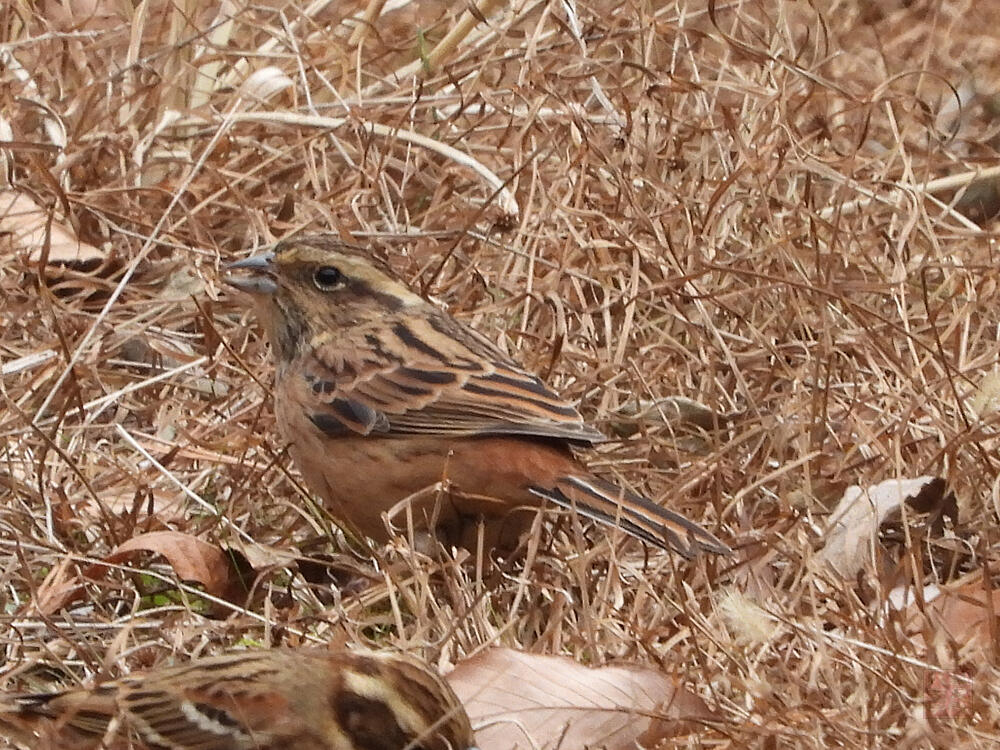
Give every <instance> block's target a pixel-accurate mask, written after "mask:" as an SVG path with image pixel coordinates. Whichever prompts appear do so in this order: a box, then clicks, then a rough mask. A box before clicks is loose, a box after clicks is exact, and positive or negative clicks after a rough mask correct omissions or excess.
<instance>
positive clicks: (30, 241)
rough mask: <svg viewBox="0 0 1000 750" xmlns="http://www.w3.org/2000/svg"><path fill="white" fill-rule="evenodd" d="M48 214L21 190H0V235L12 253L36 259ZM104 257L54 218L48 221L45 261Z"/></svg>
mask: <svg viewBox="0 0 1000 750" xmlns="http://www.w3.org/2000/svg"><path fill="white" fill-rule="evenodd" d="M48 221H49V213H48V211H46V210H45V209H43V208H41V207H40V206H38V205H37V204H36V203H35V202H34V201H33V200H31V198H29V197H28V196H27V195H24V194H23V193H16V192H14V191H11V190H0V235H8V236H9V241H10V243H11V245H12V246H13V249H14V251H15V252H24V251H27V253H28V258H29V259H30V260H32V261H38V260H39V259H40V258H41V255H42V250H43V248H44V245H45V228H46V225H47V224H48ZM103 260H104V253H103V252H101V251H100V250H98V249H97V248H96V247H94V246H93V245H88V244H87V243H86V242H81V241H80V240H79V239H77V237H76V234H75V233H74V232H73V231H72V230H70V229H67V228H66V227H64V226H63V225H61V224H60V223H59V222H57V221H53V222H52V227H51V232H50V235H49V254H48V262H49V263H70V264H79V265H87V264H91V263H99V262H100V261H103Z"/></svg>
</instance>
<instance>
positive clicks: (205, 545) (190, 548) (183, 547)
mask: <svg viewBox="0 0 1000 750" xmlns="http://www.w3.org/2000/svg"><path fill="white" fill-rule="evenodd" d="M136 552H153V553H155V554H157V555H161V556H162V557H164V558H165V559H166V561H167V562H168V563H170V567H172V568H173V569H174V572H175V573H177V577H178V578H180V579H181V580H182V581H194V582H196V583H200V584H201V585H202V586H203V587H204V588H205V591H206V592H207V593H209V594H212V595H213V596H217V597H220V598H222V599H225V600H226V601H229V602H243V601H245V600H246V594H247V582H246V581H245V579H244V577H243V576H242V575H240V573H239V571H237V570H236V568H235V566H234V564H233V556H232V552H230V551H229V550H224V549H222V548H221V547H219V546H218V545H217V544H212V543H210V542H206V541H204V540H202V539H199V538H198V537H195V536H191V535H190V534H184V533H182V532H180V531H151V532H149V533H148V534H140V535H139V536H136V537H132V538H131V539H129V540H128V541H126V542H124V543H123V544H120V545H118V548H117V549H116V550H115V551H114V552H112V553H111V554H110V555H108V556H107V557H106V558H104V559H105V560H106V561H107V562H110V563H120V562H123V561H124V560H127V559H128V558H130V557H131V556H132V555H134V554H135V553H136Z"/></svg>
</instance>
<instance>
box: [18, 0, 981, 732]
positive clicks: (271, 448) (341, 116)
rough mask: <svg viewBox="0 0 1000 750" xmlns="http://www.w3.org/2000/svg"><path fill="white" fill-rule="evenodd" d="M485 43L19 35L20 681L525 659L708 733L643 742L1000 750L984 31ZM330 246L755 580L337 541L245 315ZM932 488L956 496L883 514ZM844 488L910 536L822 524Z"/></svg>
mask: <svg viewBox="0 0 1000 750" xmlns="http://www.w3.org/2000/svg"><path fill="white" fill-rule="evenodd" d="M374 5H375V4H374V3H373V7H374ZM467 7H468V6H466V5H464V4H458V3H442V2H420V1H419V0H414V1H413V2H409V3H395V4H390V5H389V6H387V8H386V9H385V10H384V11H383V13H382V14H381V15H380V16H379V17H378V18H377V19H376V20H375V21H374V23H373V24H372V25H371V26H365V25H364V24H359V23H358V22H357V20H356V19H357V18H358V17H359V16H360V15H361V14H363V13H364V12H365V6H364V4H362V3H353V2H350V3H323V2H314V3H312V5H310V6H307V4H306V3H305V2H304V0H300V1H299V2H289V3H284V2H280V1H279V0H269V1H268V2H262V3H257V4H251V5H245V4H244V3H243V2H242V1H236V2H222V3H196V2H187V3H185V2H183V0H174V2H173V3H171V2H159V1H155V0H148V1H147V2H144V3H139V4H135V5H134V4H133V3H130V2H113V1H111V0H107V1H105V2H98V1H97V0H95V1H94V2H83V1H82V0H81V1H79V2H75V1H74V0H63V1H62V2H56V1H55V0H50V1H49V2H44V3H31V2H26V1H25V2H20V1H19V0H13V1H12V2H6V3H4V4H3V5H2V6H0V29H2V32H0V33H2V34H3V38H2V44H0V56H2V57H0V76H2V78H0V80H2V86H0V101H2V106H0V113H2V116H0V128H3V130H2V131H0V141H2V142H3V144H2V145H3V147H4V148H3V150H2V152H0V153H2V166H3V175H2V176H0V179H2V180H4V181H5V185H4V186H3V189H2V191H0V201H2V205H0V231H2V236H0V241H2V245H0V253H2V255H0V257H2V265H0V295H2V297H0V322H2V331H0V359H2V367H3V377H2V380H0V399H2V400H0V433H2V436H3V442H2V444H0V550H2V553H0V584H2V589H0V590H2V602H3V607H4V610H3V611H4V615H3V620H2V622H3V625H2V628H0V638H2V644H3V648H4V650H5V654H4V656H5V661H6V668H5V669H4V685H5V686H6V688H7V689H38V688H40V687H43V686H45V685H48V684H51V683H52V682H54V681H59V682H62V683H72V682H73V681H75V680H79V679H83V678H84V677H87V676H91V675H99V676H109V675H118V674H121V673H123V672H124V671H127V670H130V669H136V668H142V667H147V666H150V665H152V664H156V663H161V662H163V661H165V660H171V659H177V660H180V659H183V658H186V657H187V656H189V655H198V654H205V653H213V652H216V651H219V650H221V649H223V648H227V647H230V646H234V645H240V644H243V645H246V644H253V645H265V646H273V645H279V644H283V645H297V644H302V643H305V642H310V641H318V642H332V643H337V644H348V645H352V646H353V645H368V646H375V647H379V648H398V649H404V650H407V651H410V652H413V653H418V654H420V655H422V656H424V657H425V658H427V659H429V660H430V661H431V662H432V663H434V664H435V665H437V666H439V667H440V668H442V669H443V670H447V669H449V668H450V667H451V666H452V665H454V664H456V663H459V662H461V661H462V660H463V659H465V658H466V657H468V656H469V655H474V654H476V653H478V652H479V651H481V650H482V649H483V648H485V647H487V646H490V645H504V646H511V647H515V648H517V649H519V650H523V651H527V652H533V653H538V654H563V655H569V656H572V657H574V658H575V659H576V660H577V661H579V662H581V663H584V664H588V665H605V664H614V663H620V662H635V663H640V664H643V665H646V666H653V667H656V668H657V669H658V670H661V671H663V672H664V673H669V674H672V675H675V676H676V678H677V684H678V685H679V686H682V687H683V689H684V690H685V691H686V692H687V694H689V695H692V696H693V695H697V696H700V698H701V699H702V700H703V701H704V705H703V707H702V708H701V709H699V710H698V711H697V712H696V713H698V716H697V717H695V718H697V719H698V720H697V721H688V722H685V723H676V722H674V723H671V722H666V723H664V724H663V726H662V727H661V729H662V731H660V732H659V733H658V734H657V735H656V737H655V738H647V742H648V744H650V745H656V746H659V747H674V746H689V747H712V748H740V747H775V748H776V747H796V748H799V747H801V748H820V747H850V748H854V747H879V746H900V747H935V746H942V745H945V744H947V745H950V746H953V747H966V746H968V747H993V746H996V744H997V742H998V739H1000V726H998V725H1000V695H998V687H997V686H998V667H1000V654H998V647H997V644H998V640H997V638H998V633H1000V623H998V622H997V619H996V618H995V616H994V614H993V606H992V604H993V601H994V599H995V598H996V599H998V601H1000V597H994V590H993V587H994V578H995V574H996V566H997V553H996V549H997V543H998V542H1000V534H998V531H997V514H998V512H1000V504H998V503H1000V497H998V495H1000V481H998V478H997V477H998V472H997V468H998V463H1000V462H998V457H997V455H996V445H997V428H998V404H1000V379H998V377H997V366H998V349H1000V339H998V331H1000V328H998V327H1000V314H998V312H997V309H998V291H997V276H998V274H997V267H996V266H997V260H996V257H995V254H996V239H995V223H994V222H993V216H994V214H995V213H996V212H997V210H998V207H1000V202H998V198H997V188H996V183H995V182H994V181H993V180H992V179H991V173H990V172H989V171H984V170H988V169H989V168H992V167H995V166H996V164H997V149H998V144H1000V120H998V119H997V115H998V113H1000V86H998V78H997V75H996V73H997V69H996V60H997V59H1000V38H997V37H996V36H990V35H988V34H989V32H991V31H993V32H995V30H996V29H997V28H1000V11H998V10H997V9H996V8H995V7H993V5H992V4H991V3H976V2H973V1H972V0H912V2H902V1H901V2H879V1H878V0H834V1H833V2H831V3H822V4H820V8H816V7H811V6H810V5H809V4H807V3H803V2H781V1H780V0H779V1H777V2H760V3H754V2H717V3H715V4H714V5H711V4H709V5H706V4H704V3H703V2H700V0H679V1H678V2H643V1H642V0H624V2H621V1H619V0H608V1H607V2H603V1H602V0H593V1H591V0H577V1H575V2H572V1H570V0H567V1H566V2H562V1H561V0H514V1H513V2H510V3H506V4H505V3H500V2H496V1H495V0H493V1H492V2H490V1H489V0H487V2H484V3H482V4H481V6H480V9H479V10H477V11H476V12H475V13H474V14H472V15H466V16H465V17H466V18H468V19H469V20H470V21H471V22H472V23H470V24H469V25H468V26H464V27H463V26H462V25H461V21H460V19H461V18H462V17H463V14H464V13H466V8H467ZM477 16H478V17H485V18H487V19H488V22H487V23H482V22H479V21H477ZM456 29H457V32H456V33H455V35H454V37H453V38H452V39H449V40H448V41H446V43H445V46H444V48H440V47H436V46H435V45H438V43H439V42H441V40H443V39H445V38H446V35H447V34H448V33H449V31H450V30H456ZM984 32H986V34H987V35H984ZM453 42H454V44H453ZM310 118H311V119H310ZM373 126H377V127H373ZM404 131H406V132H404ZM407 132H412V133H415V134H418V135H419V136H423V137H424V138H425V139H428V141H430V143H429V144H427V143H422V142H414V139H412V138H408V136H407V135H406V133H407ZM442 145H447V146H451V147H452V148H453V149H457V150H458V151H459V152H462V153H463V154H465V155H466V157H467V158H469V159H471V160H474V161H475V162H478V163H479V165H481V168H482V170H485V171H488V172H491V173H492V174H493V175H495V176H496V177H497V178H498V180H499V181H500V183H501V184H500V186H499V187H498V185H497V184H493V183H491V182H490V180H489V179H488V177H489V176H488V175H484V174H483V173H482V172H477V171H475V170H474V169H473V168H471V167H470V166H469V165H468V164H463V163H460V162H459V161H458V160H456V158H455V156H454V154H452V153H450V152H448V151H447V150H445V149H443V148H442V147H441V146H442ZM428 146H429V147H428ZM977 173H979V176H978V177H977ZM50 222H51V223H50ZM47 227H48V232H47ZM330 229H334V230H335V231H340V232H344V233H350V234H352V235H354V236H355V237H356V238H359V239H362V240H366V241H373V242H379V243H381V244H383V245H384V246H386V247H388V248H389V250H390V252H391V254H392V257H393V258H394V262H395V265H396V267H397V268H398V269H400V271H401V272H402V273H404V275H406V276H407V277H408V278H410V279H412V280H413V281H414V283H415V284H416V285H418V287H420V288H421V289H423V290H425V291H426V292H427V293H429V294H431V295H432V296H433V297H434V298H435V299H437V300H438V301H440V302H441V303H442V304H444V305H446V306H447V307H448V309H449V310H450V311H451V312H452V313H454V314H455V315H456V316H458V317H460V318H462V319H464V320H466V321H468V322H470V323H472V324H474V325H475V326H477V327H478V328H479V329H481V330H483V331H484V332H486V333H487V334H488V335H490V336H491V337H493V338H495V339H496V340H498V341H500V342H501V344H502V345H503V346H505V347H506V348H507V349H509V350H510V351H511V352H513V353H515V354H516V356H517V357H518V358H519V359H520V360H521V361H523V362H524V363H525V364H526V365H528V366H529V367H531V368H534V369H535V370H537V371H539V372H541V373H542V374H543V375H544V376H545V377H546V378H547V379H548V380H549V382H551V383H553V384H554V385H556V386H557V387H558V388H560V389H561V390H562V392H563V393H564V394H566V395H567V396H568V397H569V398H573V399H580V400H581V409H582V411H583V413H584V414H585V416H586V417H587V418H588V419H590V420H592V421H593V422H594V424H596V425H597V426H598V427H599V428H600V429H602V430H603V431H604V432H605V433H606V434H609V435H613V436H614V437H615V440H614V441H613V442H610V443H609V444H608V445H607V446H604V447H602V449H601V450H600V451H599V452H597V453H596V454H595V455H594V456H593V457H592V459H593V465H594V466H595V467H596V468H597V469H598V470H599V471H602V472H606V473H607V474H609V475H615V476H616V477H618V478H619V479H621V480H622V481H624V482H627V483H629V484H630V485H631V486H634V487H636V488H639V489H641V490H643V491H646V492H647V493H649V494H650V495H651V496H652V497H655V498H657V499H658V500H659V501H660V502H663V503H665V504H667V505H670V506H671V507H674V508H677V509H680V510H682V511H684V512H686V513H687V514H689V515H690V516H691V517H693V518H696V519H698V520H700V521H702V522H703V523H705V524H706V525H707V526H708V527H709V528H711V529H713V530H715V531H716V533H717V534H718V535H719V536H720V538H722V539H725V540H727V541H729V542H730V543H731V544H732V545H733V547H734V549H735V550H736V552H735V555H734V556H733V557H732V558H731V559H728V560H725V559H713V560H699V561H694V562H690V563H688V562H684V561H682V560H679V559H676V558H674V557H671V556H667V555H662V554H653V553H652V552H651V551H648V550H643V549H642V548H641V546H639V545H637V544H636V543H633V542H627V541H624V540H622V539H620V538H615V539H611V540H608V539H607V538H606V535H605V534H604V533H603V532H599V531H593V530H586V529H585V530H583V532H582V533H583V534H584V535H585V537H581V531H580V529H578V528H576V527H574V526H573V525H572V524H569V523H566V522H560V523H557V524H556V525H555V527H554V528H553V529H552V530H550V531H548V532H547V533H545V534H543V535H542V537H541V539H540V540H539V545H538V548H537V551H536V552H535V553H533V554H531V555H529V557H528V558H527V560H525V561H523V562H521V563H517V564H509V563H506V564H503V565H501V566H499V568H498V567H497V566H496V565H495V564H494V563H493V562H492V561H490V560H488V559H487V560H479V561H478V563H477V562H476V561H474V560H469V559H464V556H463V555H461V554H460V555H459V556H458V558H459V559H458V561H456V560H454V559H452V558H450V556H448V555H443V556H442V557H441V558H440V559H437V560H431V559H426V558H419V557H418V556H416V555H415V554H414V553H412V552H410V551H409V550H408V547H407V545H406V544H405V542H404V541H403V540H402V539H401V540H400V542H399V543H398V544H395V545H392V546H390V547H389V548H387V549H377V550H368V549H366V548H365V547H364V546H363V545H361V544H358V543H357V542H356V541H353V542H352V541H351V540H347V539H345V538H344V537H343V535H342V534H339V533H338V532H337V531H336V527H335V525H334V524H333V523H332V521H331V519H329V518H327V517H326V516H325V515H324V514H323V512H322V509H321V508H317V507H315V505H314V504H313V503H312V502H311V500H310V498H309V496H308V494H307V493H306V492H305V491H304V490H303V488H302V487H301V485H300V484H299V483H298V481H297V478H296V474H295V472H294V470H293V469H292V468H291V466H290V464H289V461H288V460H287V457H286V455H285V454H284V452H283V445H282V444H281V442H280V440H279V439H278V437H277V435H276V433H275V431H274V429H273V418H272V414H271V407H270V397H269V385H268V384H269V379H270V364H269V360H268V354H267V350H266V347H265V345H264V344H263V342H262V340H261V332H260V331H259V330H258V329H257V328H256V327H255V325H254V323H253V319H252V316H250V315H248V314H247V312H246V311H245V310H244V309H243V308H241V307H240V306H239V305H238V304H237V303H236V301H235V300H234V299H233V297H232V296H231V295H230V294H228V293H227V292H226V291H225V289H224V288H223V287H222V286H221V284H220V283H219V280H218V277H219V267H220V264H221V263H223V262H225V261H228V260H232V259H234V258H236V257H240V256H242V255H244V254H245V253H246V252H248V251H249V250H250V249H251V248H253V247H254V246H256V245H258V244H262V243H266V242H271V241H273V240H275V239H277V238H281V237H284V236H287V235H289V234H290V233H293V232H296V231H299V230H330ZM47 233H48V236H49V238H48V240H46V236H47ZM78 241H79V242H78ZM680 399H690V400H691V401H692V402H696V403H689V402H688V401H684V400H680ZM699 405H700V406H699ZM917 477H939V478H940V479H942V480H944V481H943V482H941V481H937V480H935V481H928V480H921V481H920V482H917V483H916V484H917V485H923V486H924V491H923V492H922V493H921V498H920V500H921V502H911V503H902V504H901V503H900V502H899V501H900V500H901V499H902V497H903V496H904V495H906V494H908V493H907V492H900V489H899V488H900V487H903V486H904V485H893V484H884V483H885V482H887V480H892V479H910V478H917ZM850 485H858V486H860V487H865V488H867V487H874V486H876V485H879V486H880V490H879V492H881V493H882V495H881V497H882V500H879V499H878V497H876V495H877V493H872V494H871V495H870V496H864V497H862V498H861V499H859V500H858V501H857V503H858V504H859V505H857V507H861V508H862V511H861V514H860V520H859V519H858V517H857V513H855V520H854V521H852V523H853V524H854V525H852V526H849V527H845V526H843V525H841V526H840V527H838V526H837V518H836V517H835V515H834V514H833V511H834V508H835V507H837V505H838V502H840V500H841V497H842V496H844V493H845V490H846V489H847V488H848V486H850ZM945 485H946V487H947V490H945V488H944V487H945ZM949 492H950V494H949ZM869 500H870V502H869ZM883 501H884V502H883ZM870 503H874V504H875V505H876V506H878V508H879V510H878V517H877V518H876V519H875V520H874V521H873V520H872V518H870V517H868V516H866V511H865V510H864V509H865V508H869V507H870ZM857 507H856V508H855V511H856V510H857ZM869 515H870V514H869ZM875 531H878V534H877V535H876V534H875V533H874V532H875ZM845 536H846V538H847V541H848V542H850V541H851V540H854V541H856V542H857V545H858V548H859V549H857V550H853V552H850V551H845V549H846V548H847V547H850V546H851V545H850V544H847V543H845V540H844V537H845ZM835 538H836V539H838V544H842V545H843V546H844V548H845V549H841V548H840V547H838V548H836V549H834V548H833V545H832V543H831V540H833V539H835ZM130 540H131V541H130ZM237 571H238V572H239V573H240V574H241V575H237V574H236V573H237ZM935 597H936V598H935ZM665 713H668V714H669V711H665ZM674 715H676V714H674ZM689 718H690V717H689ZM483 744H484V746H485V743H483ZM563 747H570V746H569V745H567V744H566V743H564V744H563ZM571 750H572V749H571Z"/></svg>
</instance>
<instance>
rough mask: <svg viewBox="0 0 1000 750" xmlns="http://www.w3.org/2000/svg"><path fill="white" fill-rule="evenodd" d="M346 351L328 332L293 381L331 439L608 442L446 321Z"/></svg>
mask: <svg viewBox="0 0 1000 750" xmlns="http://www.w3.org/2000/svg"><path fill="white" fill-rule="evenodd" d="M352 335H353V336H354V337H355V339H354V344H353V345H352V346H345V344H344V339H343V338H338V339H337V340H336V341H333V340H330V339H328V338H327V337H324V336H323V335H322V334H321V335H320V336H318V337H316V339H315V340H314V341H313V342H312V346H311V347H310V348H309V350H308V352H309V353H308V354H307V355H306V356H307V357H308V359H307V360H306V361H305V362H304V363H303V364H304V367H302V368H301V370H300V371H296V372H294V374H292V372H290V373H289V374H288V375H286V377H292V378H298V379H299V380H298V382H292V383H291V384H290V385H291V386H292V388H293V392H294V393H295V397H296V398H297V399H298V401H299V402H301V403H302V404H303V405H304V408H306V409H307V410H308V411H309V416H310V418H311V419H312V421H313V423H314V424H315V425H316V426H317V427H319V428H320V429H321V430H323V431H324V432H326V433H328V434H331V435H338V434H350V433H354V434H361V435H368V434H371V433H381V434H385V435H388V436H392V435H439V436H453V437H458V436H468V435H528V436H537V437H551V438H560V439H564V440H570V441H576V442H581V443H596V442H599V441H601V440H603V436H602V435H601V433H599V432H598V431H597V430H594V429H593V428H591V427H588V426H587V425H586V424H584V422H583V420H582V419H581V417H580V414H579V413H578V412H577V410H576V409H575V408H574V407H573V406H572V405H571V404H569V403H568V402H566V401H565V400H563V399H562V398H560V397H559V396H558V395H557V394H556V393H554V392H553V391H552V390H551V389H550V388H549V387H548V386H546V385H545V384H544V383H543V382H542V381H541V380H540V379H539V378H537V377H536V376H534V375H532V374H531V373H529V372H527V371H525V370H523V369H521V368H520V367H518V366H517V365H516V364H515V363H514V362H513V361H512V360H511V359H510V358H508V357H507V356H506V355H505V354H503V353H502V352H501V351H500V350H499V349H497V348H496V347H495V346H494V345H493V344H492V343H491V342H489V341H488V340H487V339H485V338H484V337H482V336H480V335H479V334H477V333H475V332H474V331H472V330H471V329H468V328H465V327H464V326H462V325H461V324H459V323H458V322H457V321H455V320H453V319H451V318H449V317H447V316H445V315H440V316H429V317H422V318H419V319H414V320H407V321H401V320H399V321H395V322H394V323H393V324H392V325H390V326H388V327H386V328H380V329H378V331H373V330H371V329H368V330H364V329H361V330H358V331H356V332H354V333H353V334H352Z"/></svg>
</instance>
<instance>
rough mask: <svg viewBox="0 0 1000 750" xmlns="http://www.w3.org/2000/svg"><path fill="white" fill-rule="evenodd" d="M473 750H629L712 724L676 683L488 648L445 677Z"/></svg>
mask: <svg viewBox="0 0 1000 750" xmlns="http://www.w3.org/2000/svg"><path fill="white" fill-rule="evenodd" d="M447 679H448V682H449V683H450V684H451V686H452V688H453V689H454V690H455V693H456V694H457V695H458V697H459V698H460V699H461V700H462V702H463V703H464V704H465V707H466V710H467V711H468V712H469V717H470V718H471V719H472V724H473V726H474V727H476V728H477V731H476V744H477V747H479V748H480V750H514V749H515V748H524V749H525V750H526V749H527V748H539V749H542V748H546V749H548V750H555V748H563V749H565V750H570V749H573V750H575V749H577V748H583V747H587V748H594V749H595V750H596V749H597V748H606V749H607V750H618V749H619V748H621V749H622V750H625V748H628V749H629V750H634V748H635V747H636V742H638V741H640V739H641V741H642V743H643V746H646V747H652V746H655V745H656V743H657V742H660V741H662V740H663V739H665V738H668V737H676V736H677V735H678V734H683V733H687V732H688V731H690V729H691V723H697V724H700V723H702V722H705V721H712V720H718V718H719V717H718V716H717V715H716V714H715V713H713V712H712V711H710V710H709V708H708V706H706V705H705V703H704V701H702V699H701V698H699V697H698V696H697V695H695V694H694V693H691V692H689V691H687V690H685V689H684V688H682V687H679V685H678V681H677V680H676V679H675V678H674V677H671V676H670V675H667V674H664V673H663V672H661V671H659V670H657V669H651V668H649V667H643V666H609V667H597V668H591V667H585V666H583V665H581V664H578V663H576V662H575V661H573V660H572V659H570V658H568V657H564V656H544V655H540V654H526V653H523V652H520V651H514V650H512V649H504V648H496V649H491V650H489V651H485V652H483V653H480V654H478V655H477V656H474V657H472V658H471V659H467V660H466V661H464V662H462V663H460V664H459V665H458V666H456V667H455V670H454V671H453V672H452V673H451V674H449V675H448V678H447Z"/></svg>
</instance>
